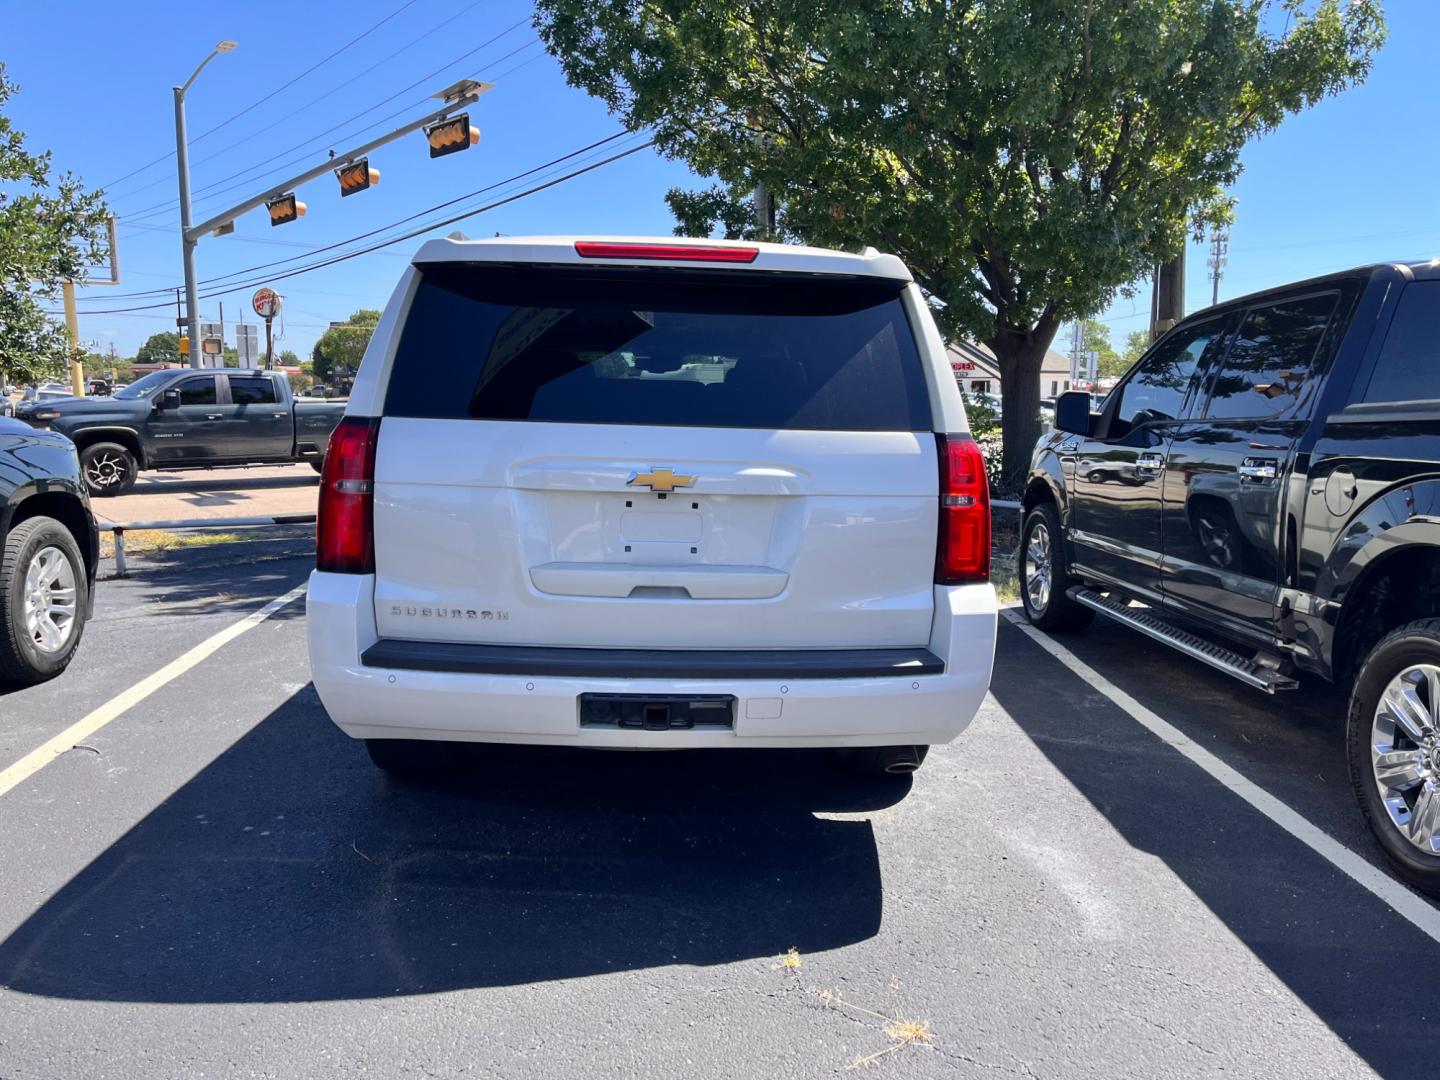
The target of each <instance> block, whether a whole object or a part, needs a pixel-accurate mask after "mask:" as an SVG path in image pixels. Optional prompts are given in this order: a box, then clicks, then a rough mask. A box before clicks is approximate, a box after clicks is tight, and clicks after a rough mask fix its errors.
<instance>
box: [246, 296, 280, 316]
mask: <svg viewBox="0 0 1440 1080" xmlns="http://www.w3.org/2000/svg"><path fill="white" fill-rule="evenodd" d="M250 306H251V307H253V308H254V309H255V314H256V315H259V316H260V317H261V318H262V319H273V318H274V317H275V316H276V315H279V314H280V294H279V293H277V292H276V291H275V290H274V289H256V290H255V295H254V296H252V297H251V298H250Z"/></svg>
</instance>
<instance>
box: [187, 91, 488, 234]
mask: <svg viewBox="0 0 1440 1080" xmlns="http://www.w3.org/2000/svg"><path fill="white" fill-rule="evenodd" d="M492 88H493V84H491V83H461V84H458V85H457V86H456V87H455V88H453V89H452V91H449V92H447V94H453V96H447V99H446V102H445V105H444V106H443V107H442V108H439V109H436V110H435V111H434V112H432V113H429V114H427V115H425V116H422V117H420V119H418V120H413V121H411V122H410V123H408V124H406V125H405V126H404V127H400V128H396V129H395V130H394V131H392V132H390V133H389V134H388V135H382V136H380V138H378V139H372V140H371V141H370V142H367V143H365V144H364V145H363V146H357V147H356V148H355V149H353V150H349V151H347V152H346V153H344V154H337V155H336V156H335V157H333V158H330V159H327V160H326V161H325V162H324V163H322V164H320V165H317V166H315V167H314V168H313V169H307V170H306V171H305V172H303V173H301V174H300V175H299V176H294V177H291V178H290V179H289V180H286V181H285V182H283V183H280V184H275V185H273V186H272V187H268V188H266V189H265V190H264V191H263V192H261V193H260V194H259V195H255V196H253V197H251V198H248V199H246V200H245V201H244V202H241V203H237V204H236V205H234V206H232V207H231V208H230V209H229V210H225V211H222V212H221V213H219V214H216V215H215V216H214V217H212V218H208V219H206V220H205V221H202V222H201V223H200V224H199V225H195V226H192V227H191V228H190V229H189V230H188V231H187V232H186V233H185V239H186V240H187V241H188V242H189V243H192V244H193V243H196V242H197V241H198V240H199V239H200V238H201V237H202V236H204V235H205V234H206V233H208V232H211V231H212V230H214V229H218V228H219V227H220V226H222V225H227V224H229V223H230V222H232V221H234V220H235V219H236V218H237V217H239V216H240V215H241V214H244V213H247V212H249V211H251V210H254V209H255V208H256V207H257V206H263V205H265V203H267V202H269V201H271V200H272V199H275V198H277V197H279V196H281V195H285V194H288V193H290V192H292V191H293V190H294V189H295V188H297V187H299V186H300V185H301V184H305V183H309V182H310V181H311V180H314V179H315V178H316V177H318V176H324V175H325V174H326V173H328V172H332V171H333V170H335V169H341V168H344V167H345V166H346V165H350V164H353V163H354V162H356V161H357V160H359V159H360V158H362V157H364V156H365V155H366V154H368V153H370V151H372V150H375V149H377V148H379V147H381V146H384V145H385V144H386V143H390V142H394V141H395V140H396V139H398V138H400V137H401V136H402V135H408V134H410V132H412V131H416V130H418V129H420V128H423V127H425V126H427V125H429V124H434V123H437V122H439V121H442V120H447V119H449V118H450V117H451V116H452V115H453V114H455V113H456V112H458V111H460V110H461V109H465V108H468V107H469V106H471V105H473V104H475V102H477V101H479V100H480V95H481V94H483V93H485V91H487V90H490V89H492Z"/></svg>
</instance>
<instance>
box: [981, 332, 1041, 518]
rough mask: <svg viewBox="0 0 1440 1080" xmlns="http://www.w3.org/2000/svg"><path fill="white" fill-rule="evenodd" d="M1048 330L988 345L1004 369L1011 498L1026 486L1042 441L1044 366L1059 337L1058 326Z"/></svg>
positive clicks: (1003, 336)
mask: <svg viewBox="0 0 1440 1080" xmlns="http://www.w3.org/2000/svg"><path fill="white" fill-rule="evenodd" d="M1044 329H1045V328H1037V329H1036V330H1035V331H1032V332H1029V333H1026V332H1019V331H1010V332H1001V333H1000V334H997V335H996V336H995V337H994V338H991V339H990V340H989V341H987V342H986V344H987V345H989V346H990V349H991V351H993V352H994V353H995V360H996V364H997V366H998V367H999V368H1000V388H1001V402H1000V430H1001V433H1002V436H1003V457H1002V461H1001V475H1002V476H1003V478H1004V479H1003V480H1002V487H1003V488H1004V489H1005V491H1004V493H1005V495H1007V496H1008V495H1014V494H1015V493H1016V492H1018V491H1019V490H1020V488H1021V485H1023V484H1024V482H1025V474H1026V473H1027V472H1028V471H1029V469H1030V458H1031V455H1032V454H1033V453H1034V451H1035V443H1036V442H1037V441H1038V440H1039V438H1040V367H1041V365H1042V364H1043V363H1044V362H1045V350H1046V349H1048V348H1049V347H1050V342H1051V340H1052V339H1053V338H1054V337H1055V326H1053V325H1051V326H1049V327H1048V331H1049V332H1048V333H1046V332H1044Z"/></svg>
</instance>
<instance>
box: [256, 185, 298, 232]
mask: <svg viewBox="0 0 1440 1080" xmlns="http://www.w3.org/2000/svg"><path fill="white" fill-rule="evenodd" d="M265 209H266V210H269V211H270V224H271V225H284V224H285V223H286V222H289V221H294V220H295V219H296V218H298V217H304V216H305V204H304V203H303V202H300V201H299V200H298V199H296V198H295V193H294V192H293V191H292V192H290V194H288V195H281V196H280V197H278V198H275V199H271V200H270V201H269V202H267V203H266V204H265Z"/></svg>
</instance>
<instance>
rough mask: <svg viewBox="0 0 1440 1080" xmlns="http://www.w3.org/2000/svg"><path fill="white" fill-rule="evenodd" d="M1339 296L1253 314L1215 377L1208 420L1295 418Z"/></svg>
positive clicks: (1262, 309)
mask: <svg viewBox="0 0 1440 1080" xmlns="http://www.w3.org/2000/svg"><path fill="white" fill-rule="evenodd" d="M1338 300H1339V294H1338V293H1321V294H1320V295H1318V296H1306V297H1301V298H1300V299H1298V300H1282V301H1280V303H1278V304H1267V305H1266V306H1265V307H1258V308H1253V309H1251V311H1250V312H1249V313H1248V314H1246V316H1245V321H1244V322H1242V323H1241V324H1240V330H1239V332H1238V333H1237V334H1236V336H1235V343H1234V344H1233V345H1231V346H1230V351H1229V352H1228V353H1227V354H1226V356H1225V362H1224V364H1223V365H1222V366H1221V368H1220V370H1219V371H1218V372H1217V373H1216V375H1215V379H1214V383H1213V385H1212V387H1211V391H1210V404H1209V407H1208V408H1207V409H1206V411H1205V415H1206V417H1207V418H1209V419H1211V420H1251V419H1255V420H1264V419H1268V418H1270V417H1273V416H1283V415H1286V414H1288V413H1291V412H1293V411H1294V410H1295V409H1296V408H1297V407H1298V406H1299V405H1300V404H1301V403H1302V402H1303V401H1304V400H1305V399H1306V398H1307V397H1308V394H1309V389H1310V386H1311V376H1312V375H1313V374H1314V371H1313V368H1312V365H1313V364H1314V361H1315V353H1316V351H1317V350H1318V349H1319V347H1320V340H1321V339H1322V338H1323V337H1324V336H1325V328H1326V327H1327V326H1328V325H1329V324H1330V316H1331V315H1332V314H1333V313H1334V311H1335V305H1336V302H1337V301H1338Z"/></svg>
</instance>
